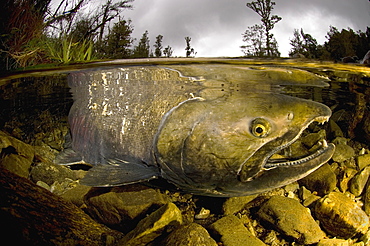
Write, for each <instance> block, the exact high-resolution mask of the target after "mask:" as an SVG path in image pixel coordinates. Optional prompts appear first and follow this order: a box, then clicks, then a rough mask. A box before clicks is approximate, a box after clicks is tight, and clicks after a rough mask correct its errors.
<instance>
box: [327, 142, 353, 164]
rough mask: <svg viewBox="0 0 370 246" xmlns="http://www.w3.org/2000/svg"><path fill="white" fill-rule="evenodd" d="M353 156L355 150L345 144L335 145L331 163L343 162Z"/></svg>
mask: <svg viewBox="0 0 370 246" xmlns="http://www.w3.org/2000/svg"><path fill="white" fill-rule="evenodd" d="M354 156H355V150H354V149H353V148H352V147H350V146H348V145H347V144H342V143H339V144H336V145H335V151H334V154H333V157H332V159H333V161H336V162H343V161H345V160H348V159H350V158H352V157H354Z"/></svg>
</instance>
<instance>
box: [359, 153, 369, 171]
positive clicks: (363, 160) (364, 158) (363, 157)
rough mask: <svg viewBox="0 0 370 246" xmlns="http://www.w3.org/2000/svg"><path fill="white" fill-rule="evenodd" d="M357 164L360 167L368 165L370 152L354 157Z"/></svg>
mask: <svg viewBox="0 0 370 246" xmlns="http://www.w3.org/2000/svg"><path fill="white" fill-rule="evenodd" d="M356 162H357V166H358V167H359V168H360V169H363V168H364V167H366V166H368V165H370V154H365V155H359V156H357V157H356Z"/></svg>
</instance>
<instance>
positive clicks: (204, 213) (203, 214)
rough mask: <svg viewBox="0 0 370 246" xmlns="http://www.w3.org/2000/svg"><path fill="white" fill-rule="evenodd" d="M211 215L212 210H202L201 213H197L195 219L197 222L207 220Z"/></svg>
mask: <svg viewBox="0 0 370 246" xmlns="http://www.w3.org/2000/svg"><path fill="white" fill-rule="evenodd" d="M210 215H211V210H209V209H206V208H203V207H202V208H201V209H200V211H199V213H197V214H196V215H195V216H194V218H195V219H197V220H204V219H207V218H208V217H209V216H210Z"/></svg>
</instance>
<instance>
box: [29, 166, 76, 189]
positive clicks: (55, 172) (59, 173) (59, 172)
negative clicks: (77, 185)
mask: <svg viewBox="0 0 370 246" xmlns="http://www.w3.org/2000/svg"><path fill="white" fill-rule="evenodd" d="M82 172H83V171H82ZM81 176H82V173H81V172H79V171H72V170H71V169H69V168H68V167H66V166H61V165H57V164H54V163H51V162H40V163H38V164H37V165H36V166H34V167H33V168H32V169H31V172H30V177H31V180H32V181H34V182H37V181H42V182H45V183H46V184H48V185H50V186H51V185H52V184H53V183H55V182H59V183H63V182H65V181H66V179H69V180H77V179H80V178H81Z"/></svg>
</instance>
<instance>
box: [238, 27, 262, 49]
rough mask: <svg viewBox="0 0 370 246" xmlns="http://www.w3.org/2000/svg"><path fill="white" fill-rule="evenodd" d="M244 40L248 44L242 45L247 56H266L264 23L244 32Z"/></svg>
mask: <svg viewBox="0 0 370 246" xmlns="http://www.w3.org/2000/svg"><path fill="white" fill-rule="evenodd" d="M242 35H243V42H246V43H247V44H246V45H242V46H240V48H242V51H243V53H244V54H245V55H246V56H264V54H265V51H266V50H265V36H264V31H263V26H262V25H257V24H256V25H254V26H250V27H248V29H247V30H246V31H245V32H244V33H243V34H242Z"/></svg>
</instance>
